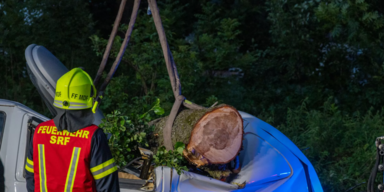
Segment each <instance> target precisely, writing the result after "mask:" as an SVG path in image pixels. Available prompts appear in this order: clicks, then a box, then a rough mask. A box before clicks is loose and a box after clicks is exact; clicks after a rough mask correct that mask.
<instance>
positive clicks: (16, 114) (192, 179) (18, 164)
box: [0, 45, 323, 192]
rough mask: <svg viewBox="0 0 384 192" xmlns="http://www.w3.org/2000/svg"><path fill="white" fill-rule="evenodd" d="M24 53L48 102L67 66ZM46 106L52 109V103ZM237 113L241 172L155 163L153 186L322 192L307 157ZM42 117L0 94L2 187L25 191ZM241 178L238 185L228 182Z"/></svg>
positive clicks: (132, 190) (159, 191)
mask: <svg viewBox="0 0 384 192" xmlns="http://www.w3.org/2000/svg"><path fill="white" fill-rule="evenodd" d="M25 55H26V59H27V70H28V74H29V76H30V77H31V80H32V82H33V84H34V85H35V86H36V88H37V89H38V91H39V93H40V95H41V96H42V98H43V100H44V101H45V102H46V104H47V106H51V103H52V101H53V98H54V90H55V87H56V81H57V79H59V77H61V75H63V74H64V73H65V72H67V71H68V69H67V68H66V67H65V66H64V65H63V64H62V63H61V62H60V61H59V60H58V59H57V58H56V57H55V56H53V54H52V53H50V52H49V51H48V50H47V49H45V48H44V47H43V46H38V45H30V46H29V47H28V48H27V49H26V51H25ZM48 108H49V109H50V111H51V113H53V114H56V112H55V109H54V108H53V107H48ZM240 114H241V116H242V118H243V119H244V126H245V128H244V132H246V133H247V134H245V135H244V141H243V146H244V149H243V150H242V151H241V152H240V156H239V160H240V164H241V172H240V173H239V174H238V175H237V176H236V177H234V178H231V179H230V183H227V182H223V181H219V180H215V179H212V178H209V177H206V176H202V175H199V174H195V173H191V172H184V173H183V174H181V175H178V174H177V173H176V171H175V170H172V169H171V168H169V167H157V168H156V169H155V178H154V184H155V189H154V191H156V192H170V191H172V192H197V191H199V192H206V191H215V192H218V191H244V192H245V191H260V192H265V191H295V192H302V191H311V192H312V191H313V192H322V191H323V189H322V187H321V184H320V181H319V179H318V177H317V174H316V172H315V170H314V168H313V166H312V165H311V163H310V162H309V160H308V159H307V158H306V157H305V156H304V154H303V153H302V152H301V151H300V150H299V149H298V148H297V147H296V146H295V145H294V144H293V143H292V142H291V141H290V140H289V139H288V138H287V137H286V136H284V135H283V134H282V133H281V132H280V131H278V130H277V129H275V128H273V127H272V126H271V125H269V124H267V123H265V122H263V121H261V120H259V119H257V118H256V117H254V116H252V115H250V114H247V113H244V112H240ZM102 118H103V115H102V113H101V111H98V112H97V113H96V115H95V124H98V123H100V121H101V119H102ZM46 120H48V118H47V117H45V116H43V115H41V114H39V113H37V112H35V111H33V110H32V109H30V108H28V107H27V106H25V105H22V104H20V103H17V102H13V101H8V100H3V99H0V142H1V143H0V158H1V161H2V162H3V164H4V169H5V173H4V176H5V187H6V191H7V192H27V189H26V179H25V169H24V167H25V161H26V154H27V149H28V144H29V141H30V139H32V138H31V133H32V132H33V131H34V128H36V126H37V125H38V124H39V123H40V122H43V121H46ZM171 171H172V174H171ZM119 181H120V188H121V191H122V192H136V191H143V190H144V189H142V185H143V184H145V181H144V180H130V179H119ZM244 182H245V183H246V185H245V188H243V189H238V185H235V184H231V183H244Z"/></svg>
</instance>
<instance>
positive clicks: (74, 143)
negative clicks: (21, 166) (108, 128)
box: [25, 68, 120, 192]
mask: <svg viewBox="0 0 384 192" xmlns="http://www.w3.org/2000/svg"><path fill="white" fill-rule="evenodd" d="M55 94H56V95H55V99H54V102H53V105H54V106H55V107H56V108H57V115H56V116H55V117H54V118H53V119H51V120H49V121H46V122H43V123H41V124H39V125H38V126H37V127H36V129H35V132H34V136H33V140H32V141H31V144H30V145H29V146H30V148H29V152H28V155H27V161H26V165H25V169H26V179H27V189H28V192H31V191H35V192H59V191H60V192H63V191H64V192H96V191H97V192H116V191H120V188H119V182H118V175H117V167H116V165H115V160H114V159H113V157H112V154H111V151H110V149H109V146H108V141H107V137H106V136H105V134H104V132H103V131H102V129H99V128H98V127H97V126H96V125H94V124H93V121H94V115H93V112H92V106H93V100H94V98H95V95H96V89H95V86H94V85H93V82H92V79H91V78H90V76H89V75H88V74H87V73H86V72H85V71H83V70H82V69H80V68H74V69H72V70H71V71H69V72H67V73H66V74H64V75H63V76H62V77H61V78H60V79H59V80H58V81H57V85H56V92H55Z"/></svg>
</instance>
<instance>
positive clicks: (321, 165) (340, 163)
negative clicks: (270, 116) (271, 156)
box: [278, 98, 384, 191]
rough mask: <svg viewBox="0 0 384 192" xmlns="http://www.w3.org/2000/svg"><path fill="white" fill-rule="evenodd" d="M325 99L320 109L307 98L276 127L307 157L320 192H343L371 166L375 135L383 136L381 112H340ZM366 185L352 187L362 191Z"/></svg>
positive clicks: (362, 179) (366, 174) (365, 176)
mask: <svg viewBox="0 0 384 192" xmlns="http://www.w3.org/2000/svg"><path fill="white" fill-rule="evenodd" d="M333 101H334V100H333V98H329V99H328V100H327V101H326V102H325V103H324V105H323V107H322V109H320V110H309V109H307V104H308V102H309V101H308V100H305V101H304V102H303V103H302V105H300V106H298V107H296V108H294V109H289V110H288V113H287V118H286V119H287V120H286V122H285V123H283V124H281V125H279V126H278V128H279V129H280V130H281V131H282V132H284V133H285V134H286V135H287V136H288V137H290V138H291V139H292V141H293V142H294V143H295V144H296V145H297V146H298V147H299V148H301V149H306V150H304V151H303V152H304V154H305V155H306V156H307V157H308V158H309V159H310V160H311V162H312V164H313V166H314V167H315V170H316V172H317V173H318V175H319V178H320V181H321V183H322V185H323V187H324V191H346V190H348V189H349V188H351V187H353V186H357V185H359V184H362V183H364V182H366V181H367V180H368V178H369V174H370V171H371V169H372V167H373V166H374V159H375V153H374V152H375V150H376V149H375V145H374V144H373V143H374V142H373V141H374V140H375V138H376V137H377V136H379V135H384V130H383V126H384V119H383V115H384V112H383V110H381V111H380V112H374V110H373V109H371V110H368V111H367V112H366V113H360V112H355V113H353V114H352V115H345V114H343V113H342V112H341V111H340V109H339V108H338V107H337V106H336V105H335V103H334V102H333ZM365 189H366V185H361V186H359V187H358V188H356V189H355V190H357V191H364V190H365Z"/></svg>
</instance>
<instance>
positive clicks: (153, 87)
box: [150, 71, 157, 92]
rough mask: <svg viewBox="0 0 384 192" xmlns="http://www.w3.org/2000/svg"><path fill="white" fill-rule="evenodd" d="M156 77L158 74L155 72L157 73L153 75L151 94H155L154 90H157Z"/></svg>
mask: <svg viewBox="0 0 384 192" xmlns="http://www.w3.org/2000/svg"><path fill="white" fill-rule="evenodd" d="M156 75H157V72H156V71H155V73H153V74H152V82H151V89H150V91H151V92H153V90H154V89H155V79H156Z"/></svg>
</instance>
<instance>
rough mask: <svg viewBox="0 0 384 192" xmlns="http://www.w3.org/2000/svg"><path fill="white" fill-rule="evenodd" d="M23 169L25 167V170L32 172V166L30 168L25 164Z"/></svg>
mask: <svg viewBox="0 0 384 192" xmlns="http://www.w3.org/2000/svg"><path fill="white" fill-rule="evenodd" d="M25 169H26V170H27V171H29V172H31V173H33V169H32V168H30V167H28V165H25Z"/></svg>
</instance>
